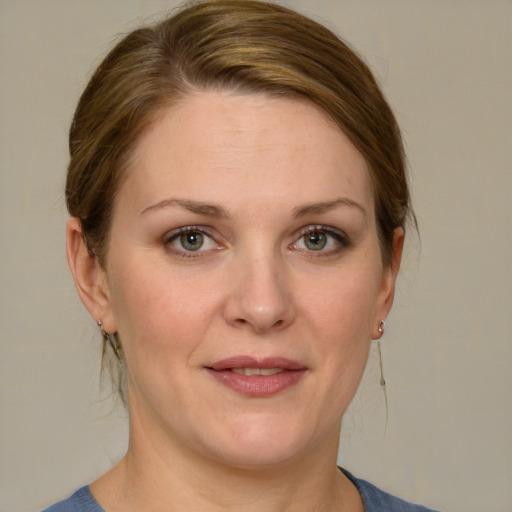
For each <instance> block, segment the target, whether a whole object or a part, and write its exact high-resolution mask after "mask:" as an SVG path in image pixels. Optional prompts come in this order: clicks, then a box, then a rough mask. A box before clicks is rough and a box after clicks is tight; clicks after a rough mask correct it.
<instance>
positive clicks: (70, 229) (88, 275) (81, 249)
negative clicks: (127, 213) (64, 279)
mask: <svg viewBox="0 0 512 512" xmlns="http://www.w3.org/2000/svg"><path fill="white" fill-rule="evenodd" d="M66 253H67V258H68V265H69V268H70V270H71V274H72V275H73V279H74V281H75V286H76V289H77V291H78V295H79V296H80V300H81V301H82V303H83V305H84V306H85V307H86V309H87V311H89V314H90V315H91V316H92V318H93V319H94V321H95V322H97V321H98V320H100V319H101V321H102V323H103V325H104V326H105V327H104V328H105V330H108V331H109V332H115V331H116V330H117V329H116V327H115V324H114V320H113V317H112V311H111V307H110V298H109V293H108V287H107V284H106V279H105V272H104V270H103V268H102V267H101V265H100V264H99V261H98V258H97V257H96V256H94V254H91V252H90V251H89V250H88V248H87V246H86V243H85V239H84V236H83V230H82V224H81V222H80V220H79V219H77V218H75V217H72V218H70V219H69V220H68V223H67V226H66Z"/></svg>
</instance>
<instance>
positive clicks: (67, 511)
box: [43, 469, 435, 512]
mask: <svg viewBox="0 0 512 512" xmlns="http://www.w3.org/2000/svg"><path fill="white" fill-rule="evenodd" d="M342 471H343V473H345V475H347V477H348V478H349V479H350V480H351V481H352V483H353V484H354V485H355V486H356V487H357V490H358V491H359V494H360V495H361V498H362V500H363V504H364V510H365V512H435V511H434V510H432V509H430V508H426V507H422V506H421V505H414V504H413V503H408V502H406V501H404V500H401V499H400V498H396V497H395V496H391V494H388V493H387V492H384V491H381V490H380V489H378V488H377V487H375V486H374V485H372V484H371V483H370V482H367V481H366V480H361V479H359V478H356V477H354V476H353V475H351V474H350V473H349V472H348V471H345V470H344V469H342ZM43 512H105V510H104V509H103V508H101V507H100V505H99V503H98V502H97V501H96V500H95V499H94V496H93V495H92V494H91V492H90V491H89V486H88V485H86V486H85V487H82V488H81V489H78V491H76V492H75V493H74V494H72V495H71V496H70V497H69V498H67V499H65V500H64V501H60V502H59V503H56V504H55V505H52V506H51V507H49V508H47V509H45V510H43Z"/></svg>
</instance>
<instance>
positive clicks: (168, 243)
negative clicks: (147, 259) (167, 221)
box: [163, 225, 222, 258]
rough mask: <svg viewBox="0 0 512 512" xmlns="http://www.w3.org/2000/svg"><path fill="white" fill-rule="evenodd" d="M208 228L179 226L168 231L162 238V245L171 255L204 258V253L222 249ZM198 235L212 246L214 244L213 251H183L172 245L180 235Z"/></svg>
mask: <svg viewBox="0 0 512 512" xmlns="http://www.w3.org/2000/svg"><path fill="white" fill-rule="evenodd" d="M212 231H213V230H211V229H210V228H209V227H208V226H195V225H193V226H181V227H179V228H176V229H173V230H171V231H168V232H167V233H166V234H165V235H164V237H163V245H164V246H165V247H166V248H167V249H168V250H169V251H170V252H172V253H174V254H177V255H179V256H182V257H184V258H197V257H201V256H204V253H207V252H210V251H212V250H220V249H222V245H221V244H219V242H218V241H217V240H216V237H215V236H214V235H213V233H212ZM191 232H192V233H194V232H195V233H200V234H201V235H203V236H205V237H208V238H209V239H210V240H211V241H212V242H213V244H215V249H205V250H201V249H199V250H197V251H186V250H185V249H179V248H178V247H175V246H173V245H172V242H174V241H175V240H176V239H178V238H179V237H180V236H181V235H183V234H185V233H191Z"/></svg>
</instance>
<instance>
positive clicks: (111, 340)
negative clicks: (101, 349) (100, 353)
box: [96, 320, 121, 359]
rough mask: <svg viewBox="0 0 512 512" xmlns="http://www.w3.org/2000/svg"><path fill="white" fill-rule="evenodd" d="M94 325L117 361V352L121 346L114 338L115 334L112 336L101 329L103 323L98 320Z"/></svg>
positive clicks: (118, 356) (115, 337)
mask: <svg viewBox="0 0 512 512" xmlns="http://www.w3.org/2000/svg"><path fill="white" fill-rule="evenodd" d="M96 325H97V326H98V327H99V328H100V331H101V336H102V337H103V341H104V342H105V343H108V344H109V345H110V346H111V347H112V350H113V351H114V353H115V355H116V357H117V358H118V359H120V355H119V350H120V348H121V345H120V343H119V340H118V338H117V336H116V333H113V334H112V333H110V332H107V331H105V329H103V322H102V321H101V320H98V321H97V322H96Z"/></svg>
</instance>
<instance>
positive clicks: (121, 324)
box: [110, 258, 219, 362]
mask: <svg viewBox="0 0 512 512" xmlns="http://www.w3.org/2000/svg"><path fill="white" fill-rule="evenodd" d="M130 268H136V269H137V272H130V271H129V269H130ZM211 281H212V279H210V280H208V279H198V276H196V277H193V278H191V277H190V276H188V277H187V278H185V277H183V276H182V275H180V274H179V273H171V272H170V271H169V268H168V267H166V266H165V265H163V266H162V265H161V264H159V263H156V264H152V263H151V262H148V261H145V260H144V258H140V259H138V260H135V261H133V260H132V261H127V262H126V263H125V264H123V265H122V266H121V265H117V267H116V272H113V274H112V278H111V285H110V288H111V302H112V308H113V311H114V316H115V318H116V322H117V328H118V331H119V335H120V338H121V340H122V342H123V345H124V348H125V353H126V357H127V359H128V362H129V361H130V359H133V357H130V356H131V353H132V352H133V351H137V355H136V357H137V358H142V359H152V358H155V357H156V358H161V357H162V358H166V359H169V358H172V357H173V356H174V355H175V354H176V353H177V352H179V353H180V354H187V353H188V354H190V353H191V352H192V351H193V349H194V348H195V347H196V345H197V344H198V343H199V342H200V340H201V339H202V338H203V336H204V333H205V332H206V330H207V329H208V325H209V324H210V322H211V318H212V316H213V315H214V314H215V310H216V306H215V304H217V303H218V299H219V298H218V296H216V294H215V293H214V291H213V290H214V289H215V288H214V287H213V283H212V282H211ZM169 349H171V350H169Z"/></svg>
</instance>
